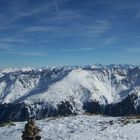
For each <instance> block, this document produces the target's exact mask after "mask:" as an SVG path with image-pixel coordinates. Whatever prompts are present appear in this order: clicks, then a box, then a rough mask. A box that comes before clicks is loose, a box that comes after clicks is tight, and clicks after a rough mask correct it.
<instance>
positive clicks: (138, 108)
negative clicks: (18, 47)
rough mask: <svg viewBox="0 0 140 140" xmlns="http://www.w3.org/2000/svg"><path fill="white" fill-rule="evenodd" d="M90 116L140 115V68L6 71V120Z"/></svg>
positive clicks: (0, 74) (2, 88)
mask: <svg viewBox="0 0 140 140" xmlns="http://www.w3.org/2000/svg"><path fill="white" fill-rule="evenodd" d="M84 113H95V114H103V115H109V116H125V115H131V114H133V115H137V114H140V67H139V66H133V65H101V64H96V65H87V66H61V67H43V68H38V69H34V68H7V69H0V122H2V121H9V120H12V121H24V120H27V119H28V118H29V117H36V118H37V119H42V118H45V117H51V116H59V115H62V116H67V115H72V114H73V115H76V114H84Z"/></svg>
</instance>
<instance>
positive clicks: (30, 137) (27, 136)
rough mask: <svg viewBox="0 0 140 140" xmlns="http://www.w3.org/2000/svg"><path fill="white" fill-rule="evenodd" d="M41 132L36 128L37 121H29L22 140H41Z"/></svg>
mask: <svg viewBox="0 0 140 140" xmlns="http://www.w3.org/2000/svg"><path fill="white" fill-rule="evenodd" d="M40 131H41V130H40V129H39V128H38V127H37V126H35V121H34V120H33V119H29V120H28V122H27V124H26V125H25V128H24V131H23V132H22V133H23V134H22V140H41V136H39V132H40Z"/></svg>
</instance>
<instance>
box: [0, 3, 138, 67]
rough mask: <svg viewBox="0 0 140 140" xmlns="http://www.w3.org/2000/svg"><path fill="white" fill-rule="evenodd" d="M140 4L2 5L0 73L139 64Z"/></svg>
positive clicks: (0, 5)
mask: <svg viewBox="0 0 140 140" xmlns="http://www.w3.org/2000/svg"><path fill="white" fill-rule="evenodd" d="M139 26H140V1H139V0H0V67H26V66H31V67H42V66H58V65H88V64H96V63H100V64H134V65H135V64H136V65H139V64H140V55H139V54H140V27H139Z"/></svg>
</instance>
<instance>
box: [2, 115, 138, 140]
mask: <svg viewBox="0 0 140 140" xmlns="http://www.w3.org/2000/svg"><path fill="white" fill-rule="evenodd" d="M110 121H111V122H113V124H111V123H110ZM36 123H37V126H38V127H39V128H40V129H42V132H41V133H40V134H41V136H42V140H139V138H140V133H139V131H140V123H135V120H132V121H130V123H128V124H126V125H124V124H123V123H122V122H121V118H112V117H102V116H86V115H78V116H73V117H72V116H71V117H63V118H51V119H44V120H40V121H37V122H36ZM24 125H25V122H16V123H15V126H13V125H9V126H4V127H1V128H0V139H1V140H9V139H10V140H19V139H21V135H22V133H21V131H22V130H23V129H24Z"/></svg>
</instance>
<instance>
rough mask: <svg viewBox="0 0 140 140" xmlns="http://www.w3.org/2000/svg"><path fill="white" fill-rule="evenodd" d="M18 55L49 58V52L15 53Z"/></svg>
mask: <svg viewBox="0 0 140 140" xmlns="http://www.w3.org/2000/svg"><path fill="white" fill-rule="evenodd" d="M13 53H14V54H16V55H24V56H47V55H48V53H47V52H41V51H38V52H36V51H28V52H24V51H22V52H13Z"/></svg>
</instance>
